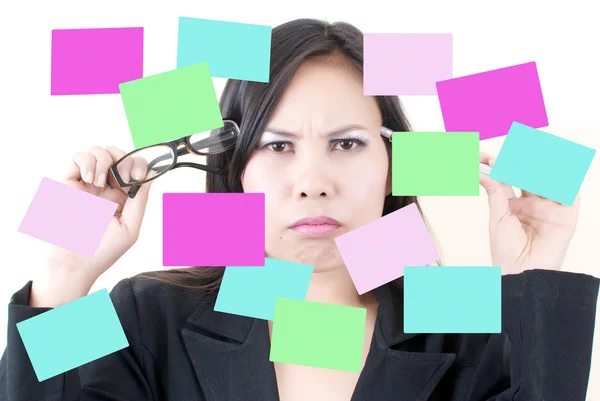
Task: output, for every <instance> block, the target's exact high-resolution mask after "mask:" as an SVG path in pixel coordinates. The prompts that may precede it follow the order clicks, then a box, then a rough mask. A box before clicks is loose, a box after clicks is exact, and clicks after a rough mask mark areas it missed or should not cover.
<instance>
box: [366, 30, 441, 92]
mask: <svg viewBox="0 0 600 401" xmlns="http://www.w3.org/2000/svg"><path fill="white" fill-rule="evenodd" d="M363 36H364V41H363V42H364V43H363V48H364V62H363V64H364V71H363V82H364V94H365V95H367V96H376V95H385V96H403V95H407V96H408V95H437V91H436V86H435V83H436V82H437V81H443V80H446V79H451V78H452V34H451V33H366V34H364V35H363Z"/></svg>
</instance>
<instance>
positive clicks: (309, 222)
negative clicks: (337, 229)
mask: <svg viewBox="0 0 600 401" xmlns="http://www.w3.org/2000/svg"><path fill="white" fill-rule="evenodd" d="M321 225H328V226H340V225H341V224H340V222H339V221H337V220H336V219H334V218H332V217H328V216H320V217H305V218H303V219H300V220H298V221H296V222H295V223H294V224H292V225H291V226H290V228H294V227H298V226H321Z"/></svg>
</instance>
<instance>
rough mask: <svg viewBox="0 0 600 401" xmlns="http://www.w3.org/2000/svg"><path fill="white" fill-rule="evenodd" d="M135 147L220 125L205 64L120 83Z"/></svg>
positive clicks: (221, 125)
mask: <svg viewBox="0 0 600 401" xmlns="http://www.w3.org/2000/svg"><path fill="white" fill-rule="evenodd" d="M119 87H120V88H121V99H122V101H123V106H124V108H125V114H126V116H127V122H128V123H129V130H130V132H131V137H132V139H133V143H134V146H135V148H136V149H139V148H143V147H144V146H149V145H155V144H157V143H161V142H167V141H172V140H174V139H178V138H182V137H184V136H188V135H192V134H197V133H200V132H205V131H210V130H212V129H215V128H220V127H223V125H224V123H223V117H222V116H221V110H220V108H219V102H218V100H217V94H216V92H215V87H214V85H213V81H212V78H211V76H210V70H209V66H208V63H198V64H193V65H190V66H187V67H184V68H179V69H175V70H171V71H166V72H162V73H159V74H156V75H150V76H147V77H144V78H141V79H136V80H135V81H130V82H126V83H123V84H121V85H119Z"/></svg>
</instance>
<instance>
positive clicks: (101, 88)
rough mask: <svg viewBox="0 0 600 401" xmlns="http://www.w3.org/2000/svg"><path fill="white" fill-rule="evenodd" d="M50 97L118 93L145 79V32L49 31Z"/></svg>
mask: <svg viewBox="0 0 600 401" xmlns="http://www.w3.org/2000/svg"><path fill="white" fill-rule="evenodd" d="M51 58H52V61H51V74H50V76H51V78H50V81H51V85H50V86H51V89H50V94H51V95H91V94H114V93H119V84H120V83H123V82H127V81H131V80H134V79H139V78H141V77H143V75H144V69H143V67H144V63H143V61H144V28H142V27H139V28H135V27H132V28H92V29H54V30H52V55H51Z"/></svg>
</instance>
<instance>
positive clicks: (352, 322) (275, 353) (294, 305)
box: [269, 298, 367, 372]
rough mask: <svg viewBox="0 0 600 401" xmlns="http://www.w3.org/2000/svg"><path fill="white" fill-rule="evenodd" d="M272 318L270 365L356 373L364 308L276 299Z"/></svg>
mask: <svg viewBox="0 0 600 401" xmlns="http://www.w3.org/2000/svg"><path fill="white" fill-rule="evenodd" d="M274 316H275V317H274V319H273V333H272V340H271V352H270V355H269V360H270V361H271V362H280V363H287V364H294V365H304V366H313V367H318V368H328V369H336V370H345V371H351V372H360V369H361V365H362V352H363V344H364V335H365V327H366V322H367V310H366V309H365V308H357V307H352V306H345V305H335V304H326V303H320V302H310V301H302V300H295V299H287V298H277V299H276V300H275V315H274Z"/></svg>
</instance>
